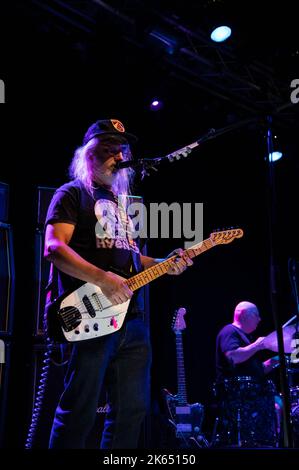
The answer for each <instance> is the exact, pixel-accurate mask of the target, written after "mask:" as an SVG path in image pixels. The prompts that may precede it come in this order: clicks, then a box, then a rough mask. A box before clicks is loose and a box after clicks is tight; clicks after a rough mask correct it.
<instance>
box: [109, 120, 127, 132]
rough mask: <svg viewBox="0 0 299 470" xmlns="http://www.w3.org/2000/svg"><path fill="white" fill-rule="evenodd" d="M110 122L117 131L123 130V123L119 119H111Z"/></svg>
mask: <svg viewBox="0 0 299 470" xmlns="http://www.w3.org/2000/svg"><path fill="white" fill-rule="evenodd" d="M111 122H112V125H113V127H115V129H116V130H117V131H118V132H125V128H124V125H123V124H122V123H121V122H120V121H118V120H117V119H111Z"/></svg>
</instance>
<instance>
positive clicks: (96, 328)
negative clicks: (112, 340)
mask: <svg viewBox="0 0 299 470" xmlns="http://www.w3.org/2000/svg"><path fill="white" fill-rule="evenodd" d="M93 329H94V330H95V331H98V330H99V325H98V324H97V323H95V324H94V325H93Z"/></svg>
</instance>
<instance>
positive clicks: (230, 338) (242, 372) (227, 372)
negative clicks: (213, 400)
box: [216, 324, 264, 382]
mask: <svg viewBox="0 0 299 470" xmlns="http://www.w3.org/2000/svg"><path fill="white" fill-rule="evenodd" d="M252 342H253V339H252V337H251V336H250V335H247V334H246V333H244V332H243V331H242V330H241V329H240V328H237V327H236V326H234V325H232V324H230V325H226V326H225V327H224V328H222V330H221V331H220V332H219V334H218V336H217V340H216V381H217V382H221V381H222V380H224V379H226V378H230V377H236V376H251V377H254V378H255V379H257V380H262V379H263V378H264V367H263V363H262V361H261V360H260V359H259V358H258V357H257V354H254V355H253V356H251V357H250V358H249V359H247V361H244V362H242V363H240V364H235V365H234V364H233V362H232V361H229V359H228V358H227V357H226V356H225V353H226V352H227V351H233V350H235V349H237V348H240V347H244V346H247V345H248V344H251V343H252Z"/></svg>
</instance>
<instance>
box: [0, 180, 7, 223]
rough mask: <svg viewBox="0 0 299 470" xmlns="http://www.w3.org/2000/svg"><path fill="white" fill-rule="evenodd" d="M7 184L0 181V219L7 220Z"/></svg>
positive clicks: (5, 221)
mask: <svg viewBox="0 0 299 470" xmlns="http://www.w3.org/2000/svg"><path fill="white" fill-rule="evenodd" d="M8 201H9V185H8V184H6V183H1V182H0V221H1V222H4V223H7V222H8Z"/></svg>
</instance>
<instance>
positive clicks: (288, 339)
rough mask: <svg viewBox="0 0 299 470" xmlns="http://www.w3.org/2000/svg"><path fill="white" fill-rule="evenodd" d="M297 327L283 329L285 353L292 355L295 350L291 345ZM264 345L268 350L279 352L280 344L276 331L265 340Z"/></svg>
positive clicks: (290, 326)
mask: <svg viewBox="0 0 299 470" xmlns="http://www.w3.org/2000/svg"><path fill="white" fill-rule="evenodd" d="M295 330H296V328H295V326H294V325H288V326H285V327H284V328H282V333H283V345H284V352H285V353H288V354H289V353H291V352H292V351H293V349H294V348H292V346H291V343H292V339H293V337H294V334H295ZM264 345H265V347H266V349H270V350H271V351H274V352H278V342H277V333H276V331H272V333H270V334H269V335H268V336H266V337H265V338H264Z"/></svg>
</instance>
